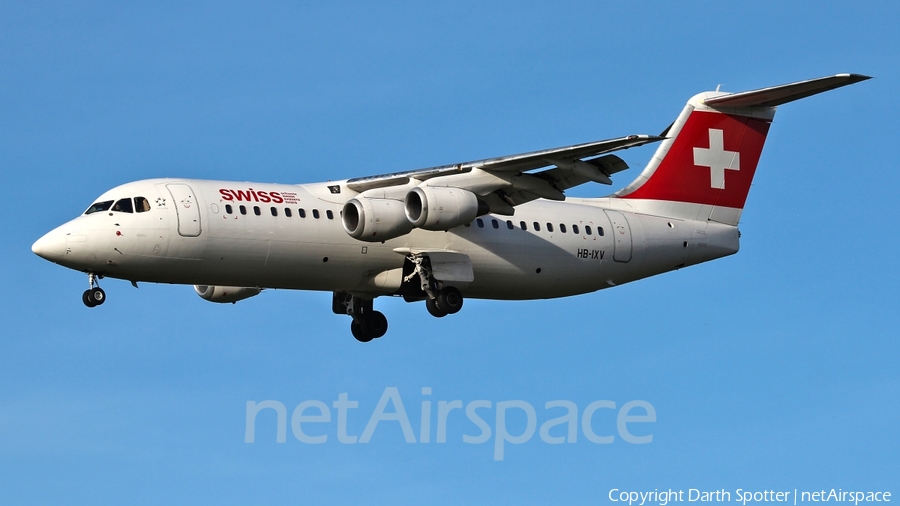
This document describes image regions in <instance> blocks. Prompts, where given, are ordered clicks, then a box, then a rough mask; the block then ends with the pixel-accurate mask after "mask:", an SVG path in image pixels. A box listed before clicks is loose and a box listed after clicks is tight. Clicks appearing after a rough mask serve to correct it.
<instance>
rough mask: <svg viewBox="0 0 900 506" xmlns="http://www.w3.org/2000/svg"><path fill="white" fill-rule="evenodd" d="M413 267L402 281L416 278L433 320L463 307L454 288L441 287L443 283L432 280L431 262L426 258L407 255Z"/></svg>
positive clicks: (460, 297) (459, 295) (461, 297)
mask: <svg viewBox="0 0 900 506" xmlns="http://www.w3.org/2000/svg"><path fill="white" fill-rule="evenodd" d="M406 258H407V259H408V260H409V261H410V262H412V264H413V265H414V266H415V267H414V269H413V271H412V272H411V273H409V275H408V276H406V277H405V278H404V279H403V281H405V282H410V281H412V280H413V278H415V277H416V276H418V277H419V283H420V286H421V289H422V291H423V292H425V295H426V298H425V308H426V309H427V310H428V313H429V314H431V316H434V317H435V318H443V317H445V316H447V315H448V314H454V313H458V312H459V310H460V309H462V306H463V296H462V293H461V292H460V291H459V289H458V288H456V287H455V286H443V283H442V282H440V281H438V280H436V279H434V276H433V275H432V274H431V262H430V260H429V259H428V257H425V256H422V255H409V256H408V257H406Z"/></svg>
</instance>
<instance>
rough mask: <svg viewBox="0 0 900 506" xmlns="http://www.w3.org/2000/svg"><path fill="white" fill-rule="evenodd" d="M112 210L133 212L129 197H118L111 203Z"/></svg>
mask: <svg viewBox="0 0 900 506" xmlns="http://www.w3.org/2000/svg"><path fill="white" fill-rule="evenodd" d="M112 210H113V211H115V212H119V213H133V212H134V209H132V207H131V199H120V200H119V201H118V202H116V203H115V204H114V205H113V207H112Z"/></svg>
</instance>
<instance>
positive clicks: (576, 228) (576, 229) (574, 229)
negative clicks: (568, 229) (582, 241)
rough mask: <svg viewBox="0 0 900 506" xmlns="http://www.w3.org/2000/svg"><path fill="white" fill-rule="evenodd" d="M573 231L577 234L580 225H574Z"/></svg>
mask: <svg viewBox="0 0 900 506" xmlns="http://www.w3.org/2000/svg"><path fill="white" fill-rule="evenodd" d="M572 233H573V234H577V233H578V225H572Z"/></svg>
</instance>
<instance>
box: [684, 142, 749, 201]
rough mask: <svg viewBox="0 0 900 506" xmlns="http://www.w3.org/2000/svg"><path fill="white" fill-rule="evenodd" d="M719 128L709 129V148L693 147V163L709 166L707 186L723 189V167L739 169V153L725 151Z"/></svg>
mask: <svg viewBox="0 0 900 506" xmlns="http://www.w3.org/2000/svg"><path fill="white" fill-rule="evenodd" d="M722 137H723V132H722V131H721V130H718V129H715V128H710V129H709V149H706V148H694V165H698V166H701V167H709V187H710V188H719V189H722V190H724V189H725V169H728V170H741V154H740V153H738V152H737V151H725V141H723V140H722Z"/></svg>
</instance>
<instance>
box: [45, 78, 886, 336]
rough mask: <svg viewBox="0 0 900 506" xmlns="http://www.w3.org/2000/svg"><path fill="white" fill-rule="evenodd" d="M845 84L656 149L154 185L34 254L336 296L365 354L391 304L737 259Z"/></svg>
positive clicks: (632, 143)
mask: <svg viewBox="0 0 900 506" xmlns="http://www.w3.org/2000/svg"><path fill="white" fill-rule="evenodd" d="M869 78H870V77H869V76H865V75H861V74H837V75H833V76H827V77H821V78H817V79H811V80H806V81H800V82H795V83H790V84H784V85H780V86H774V87H769V88H763V89H758V90H753V91H746V92H740V93H726V92H721V91H718V89H717V90H716V91H713V92H704V93H700V94H697V95H695V96H694V97H692V98H691V99H690V100H689V101H688V102H687V105H686V106H685V107H684V109H683V110H682V112H681V114H679V115H678V117H677V119H676V120H675V121H674V122H673V123H672V124H671V125H670V126H669V127H668V128H667V129H666V130H665V131H664V132H663V133H662V134H660V135H629V136H626V137H620V138H615V139H608V140H601V141H596V142H588V143H584V144H576V145H571V146H564V147H560V148H553V149H545V150H541V151H534V152H529V153H523V154H517V155H511V156H504V157H499V158H490V159H486V160H477V161H472V162H465V163H457V164H452V165H444V166H439V167H432V168H426V169H420V170H411V171H405V172H395V173H392V174H384V175H377V176H369V177H359V178H352V179H346V180H342V181H334V182H325V183H313V184H299V185H296V184H269V183H246V182H231V181H208V180H196V179H178V178H170V179H148V180H142V181H135V182H131V183H127V184H124V185H121V186H118V187H116V188H113V189H111V190H109V191H107V192H106V193H104V194H102V195H100V197H98V198H97V199H96V200H95V201H94V202H93V203H92V204H91V205H90V206H89V207H88V208H87V210H86V211H85V212H84V213H83V214H82V215H80V216H78V217H77V218H75V219H73V220H72V221H69V222H68V223H65V224H64V225H62V226H60V227H57V228H55V229H54V230H52V231H50V232H48V233H47V234H46V235H44V236H43V237H41V238H40V239H38V240H37V242H35V243H34V245H33V246H32V251H33V252H34V253H35V254H37V255H38V256H40V257H42V258H44V259H46V260H49V261H51V262H54V263H57V264H59V265H62V266H64V267H68V268H70V269H75V270H78V271H82V272H84V273H87V275H88V283H89V288H88V290H86V291H85V292H84V293H83V294H82V301H83V302H84V304H85V305H86V306H88V307H95V306H99V305H101V304H103V302H104V301H105V300H106V293H105V292H104V291H103V289H101V288H100V285H99V280H100V279H102V278H106V277H109V278H116V279H122V280H127V281H131V283H132V284H133V285H134V286H137V283H138V282H152V283H171V284H186V285H194V289H195V291H196V292H197V294H198V295H199V296H200V297H202V298H203V299H205V300H208V301H210V302H218V303H229V302H230V303H234V302H237V301H240V300H242V299H246V298H248V297H253V296H255V295H258V294H259V293H260V292H261V291H262V290H264V289H295V290H319V291H329V292H332V293H333V295H332V310H333V312H334V313H336V314H341V315H349V316H350V317H351V324H350V330H351V333H352V334H353V336H354V337H355V338H356V339H357V340H359V341H361V342H369V341H372V340H373V339H376V338H380V337H382V336H383V335H384V334H385V333H386V332H387V329H388V322H387V318H386V317H385V316H384V314H382V313H381V312H379V311H376V310H374V309H373V301H374V299H375V298H377V297H380V296H400V297H403V298H404V299H405V300H406V301H407V302H415V301H425V307H426V309H427V311H428V312H429V313H430V314H431V315H433V316H435V317H438V318H440V317H444V316H447V315H450V314H454V313H457V312H459V310H460V309H461V308H462V306H463V301H464V298H479V299H501V300H525V299H546V298H554V297H567V296H572V295H578V294H584V293H589V292H594V291H597V290H601V289H605V288H610V287H614V286H617V285H621V284H623V283H628V282H631V281H635V280H638V279H641V278H646V277H648V276H653V275H656V274H661V273H664V272H668V271H672V270H676V269H681V268H683V267H687V266H691V265H695V264H699V263H702V262H707V261H710V260H714V259H717V258H721V257H725V256H728V255H732V254H734V253H737V251H738V249H739V238H740V231H739V230H738V222H739V220H740V217H741V212H742V210H743V208H744V203H745V201H746V199H747V194H748V192H749V190H750V183H751V181H752V180H753V175H754V173H755V171H756V168H757V165H758V162H759V158H760V154H761V153H762V148H763V144H764V142H765V139H766V135H767V133H768V130H769V126H770V125H771V122H772V119H773V118H774V115H775V110H776V108H777V107H778V106H780V105H782V104H785V103H788V102H791V101H794V100H798V99H801V98H805V97H808V96H811V95H815V94H818V93H822V92H824V91H828V90H832V89H835V88H840V87H842V86H847V85H850V84H854V83H857V82H860V81H864V80H866V79H869ZM656 142H658V143H659V145H658V147H657V149H656V152H655V154H654V155H653V157H652V158H651V159H650V161H649V163H648V164H647V166H646V168H644V170H643V171H642V172H641V173H640V174H639V175H638V177H637V178H636V179H635V180H634V181H633V182H632V183H631V184H629V185H627V186H626V187H624V188H623V189H621V190H619V191H617V192H615V193H612V194H610V195H608V196H606V197H602V198H571V197H570V198H567V197H566V195H565V191H566V190H568V189H569V188H572V187H574V186H578V185H581V184H584V183H588V182H595V183H600V184H604V185H610V184H612V180H611V176H612V175H613V174H617V173H619V172H621V171H623V170H625V169H627V168H628V165H627V164H626V163H625V162H624V161H623V160H622V159H621V158H619V157H618V156H616V155H614V154H611V153H612V152H614V151H618V150H623V149H628V148H632V147H636V146H642V145H645V144H649V143H656Z"/></svg>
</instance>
